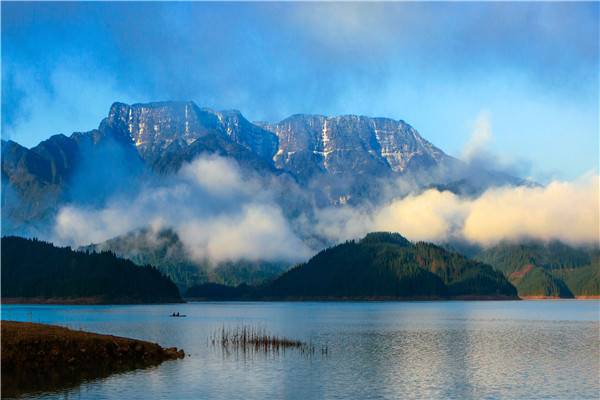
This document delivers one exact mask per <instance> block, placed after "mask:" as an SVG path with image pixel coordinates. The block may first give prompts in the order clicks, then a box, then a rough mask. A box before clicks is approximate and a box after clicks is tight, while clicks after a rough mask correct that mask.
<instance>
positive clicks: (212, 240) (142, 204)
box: [54, 156, 311, 262]
mask: <svg viewBox="0 0 600 400" xmlns="http://www.w3.org/2000/svg"><path fill="white" fill-rule="evenodd" d="M264 184H265V183H264V182H261V181H260V180H258V179H256V178H255V177H244V176H242V173H241V171H240V169H239V168H238V166H237V164H235V162H233V161H231V160H228V159H224V158H220V157H214V156H211V157H200V158H198V159H196V160H194V161H193V162H192V163H189V164H186V165H184V166H183V167H182V168H181V170H180V171H179V173H178V175H177V176H176V177H174V178H173V177H170V178H169V180H168V181H160V180H159V181H157V182H152V183H149V184H147V185H146V186H145V187H143V188H142V189H141V190H140V191H139V193H138V194H137V195H135V196H133V198H132V197H131V196H126V197H124V198H123V197H118V196H117V197H115V198H113V199H112V200H111V201H109V203H108V204H107V205H106V207H104V208H101V209H95V208H84V207H80V206H77V205H70V206H66V207H63V208H62V209H61V210H60V211H59V213H58V216H57V218H56V223H55V227H54V232H55V236H56V240H57V241H58V242H61V243H66V244H72V245H86V244H90V243H99V242H102V241H105V240H108V239H111V238H114V237H116V236H119V235H123V234H126V233H128V232H131V231H133V230H136V229H141V228H148V227H151V228H152V229H151V230H150V233H157V232H158V231H160V229H166V228H170V229H173V230H174V231H175V232H176V233H177V234H178V236H179V237H180V239H181V241H182V242H183V245H184V246H185V248H186V250H187V252H188V255H189V256H190V257H191V258H192V259H194V260H197V261H199V262H202V261H205V260H207V259H208V260H210V261H213V262H221V261H231V260H239V259H245V260H268V261H282V260H285V261H298V260H302V259H305V258H306V257H307V256H309V255H310V254H311V250H310V249H309V248H308V247H307V246H306V245H305V244H304V243H303V242H302V241H301V240H300V239H299V238H298V237H297V236H296V234H295V233H294V232H293V231H292V229H291V227H290V225H289V223H288V221H287V220H286V218H285V217H284V215H283V213H282V211H281V208H280V207H279V206H278V205H277V204H276V203H275V202H274V200H273V198H272V194H271V193H270V191H269V190H267V188H266V187H264Z"/></svg>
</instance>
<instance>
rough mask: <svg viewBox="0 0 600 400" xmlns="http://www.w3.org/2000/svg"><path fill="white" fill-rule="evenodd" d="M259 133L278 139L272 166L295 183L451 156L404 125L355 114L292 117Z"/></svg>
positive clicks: (400, 167) (379, 171)
mask: <svg viewBox="0 0 600 400" xmlns="http://www.w3.org/2000/svg"><path fill="white" fill-rule="evenodd" d="M263 126H264V127H265V129H268V130H270V131H272V132H274V133H275V134H276V135H277V137H278V138H279V148H278V150H277V153H276V154H275V157H274V161H275V165H276V166H277V167H278V168H280V169H284V170H286V171H289V172H290V173H292V174H293V175H295V176H297V177H298V178H299V179H300V180H308V179H309V178H311V177H312V176H313V175H315V174H317V173H320V172H326V173H328V174H332V175H340V174H342V175H343V174H350V173H352V174H370V175H377V176H382V174H383V175H385V174H388V173H391V172H404V171H407V170H409V169H417V168H427V167H431V166H435V165H437V164H439V163H441V162H445V161H450V160H451V158H450V157H449V156H447V155H446V154H444V152H442V151H441V150H440V149H438V148H436V147H435V146H433V145H432V144H431V143H429V142H427V141H426V140H425V139H423V138H422V137H421V136H420V135H419V133H418V132H417V131H416V130H415V129H414V128H413V127H411V126H410V125H408V124H407V123H405V122H404V121H394V120H392V119H388V118H369V117H364V116H357V115H344V116H338V117H325V116H322V115H302V114H298V115H293V116H291V117H289V118H286V119H284V120H283V121H281V122H279V123H276V124H264V125H263Z"/></svg>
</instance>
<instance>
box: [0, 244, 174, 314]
mask: <svg viewBox="0 0 600 400" xmlns="http://www.w3.org/2000/svg"><path fill="white" fill-rule="evenodd" d="M2 298H3V299H8V298H12V299H20V300H21V301H28V300H27V299H31V301H42V302H43V301H50V302H51V301H71V300H72V301H74V302H76V301H86V302H92V303H157V302H179V301H181V298H180V296H179V293H178V290H177V287H176V286H175V285H174V284H173V282H171V280H169V279H168V278H167V277H165V276H164V275H163V274H161V273H160V272H159V271H157V270H156V269H155V268H153V267H151V266H144V267H139V266H137V265H135V264H134V263H132V262H131V261H129V260H124V259H121V258H118V257H117V256H115V255H114V254H113V253H109V252H102V253H85V252H78V251H73V250H71V249H70V248H69V247H64V248H62V247H55V246H53V245H52V244H51V243H46V242H42V241H38V240H35V239H33V240H31V239H24V238H20V237H15V236H8V237H3V238H2Z"/></svg>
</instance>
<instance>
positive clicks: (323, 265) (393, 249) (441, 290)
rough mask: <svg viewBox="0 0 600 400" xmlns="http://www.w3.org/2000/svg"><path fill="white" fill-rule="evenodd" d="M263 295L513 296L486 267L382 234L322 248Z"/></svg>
mask: <svg viewBox="0 0 600 400" xmlns="http://www.w3.org/2000/svg"><path fill="white" fill-rule="evenodd" d="M263 292H264V294H265V296H270V297H301V298H303V297H324V298H329V297H331V298H353V297H356V298H363V297H364V298H368V297H396V298H419V297H422V298H426V297H433V298H445V297H470V296H473V297H516V290H515V288H514V287H513V286H512V285H511V284H510V283H508V282H507V280H506V279H505V278H504V277H503V276H502V274H501V273H499V272H497V271H494V270H493V268H491V267H490V266H488V265H485V264H482V263H479V262H476V261H471V260H469V259H467V258H465V257H463V256H461V255H459V254H457V253H450V252H447V251H445V250H444V249H442V248H440V247H437V246H434V245H431V244H427V243H418V244H416V245H413V244H412V243H410V242H409V241H408V240H406V239H405V238H403V237H402V236H400V235H399V234H396V233H383V232H377V233H371V234H368V235H367V236H366V237H365V238H364V239H362V240H360V241H358V242H355V241H349V242H346V243H343V244H340V245H337V246H335V247H332V248H329V249H326V250H324V251H322V252H320V253H318V254H317V255H316V256H314V257H313V258H312V259H310V260H309V261H308V262H307V263H305V264H301V265H298V266H297V267H295V268H293V269H292V270H290V271H288V272H286V273H284V274H282V275H281V276H280V277H279V278H277V279H276V280H275V281H273V282H272V283H271V284H270V285H268V286H267V287H266V288H265V289H264V291H263Z"/></svg>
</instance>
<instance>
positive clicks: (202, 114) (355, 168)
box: [100, 102, 450, 181]
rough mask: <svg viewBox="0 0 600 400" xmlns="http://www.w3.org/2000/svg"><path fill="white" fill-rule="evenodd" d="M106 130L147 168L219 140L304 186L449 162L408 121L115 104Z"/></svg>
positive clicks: (180, 104)
mask: <svg viewBox="0 0 600 400" xmlns="http://www.w3.org/2000/svg"><path fill="white" fill-rule="evenodd" d="M108 130H110V131H112V132H114V134H115V136H117V137H123V138H127V140H130V141H131V142H132V143H133V144H134V145H135V147H136V148H137V151H138V153H139V154H140V156H141V157H142V158H143V159H144V160H146V161H148V162H150V163H152V162H154V161H156V160H158V159H159V158H162V157H163V156H164V155H165V152H167V150H168V152H170V153H172V154H176V153H179V152H186V151H187V150H186V149H187V148H188V147H189V146H191V145H192V144H193V143H194V142H195V141H196V140H198V139H200V138H203V137H206V136H207V135H215V136H217V137H219V138H221V139H226V140H228V141H230V142H233V143H235V144H237V145H240V146H243V147H244V148H245V149H247V150H249V151H250V152H252V153H253V154H254V155H255V156H257V157H258V158H260V159H262V160H263V161H264V162H268V163H271V164H273V166H274V167H275V168H277V169H279V170H282V171H285V172H288V173H290V174H292V175H293V176H295V177H296V178H298V179H299V180H300V181H306V180H308V179H309V178H311V177H312V176H315V175H317V174H327V175H344V174H376V175H379V176H381V175H382V174H384V175H385V174H390V173H402V172H405V171H407V170H410V169H415V168H423V167H431V166H435V165H436V164H438V163H440V162H443V161H444V160H446V159H449V158H450V157H449V156H447V155H446V154H444V153H443V152H442V151H441V150H440V149H438V148H436V147H435V146H433V145H432V144H431V143H429V142H428V141H426V140H425V139H423V138H422V137H421V136H420V135H419V133H418V132H417V131H416V130H415V129H414V128H413V127H411V126H410V125H408V124H407V123H405V122H404V121H395V120H392V119H387V118H369V117H364V116H356V115H345V116H339V117H325V116H322V115H294V116H291V117H289V118H287V119H284V120H283V121H281V122H278V123H273V124H254V123H251V122H250V121H248V120H247V119H246V118H244V116H243V115H242V114H241V113H240V112H239V111H221V112H219V111H213V110H210V109H207V108H199V107H198V106H197V105H196V104H194V103H193V102H161V103H149V104H134V105H127V104H123V103H115V104H114V105H113V106H112V107H111V109H110V112H109V115H108V117H107V118H106V119H105V120H104V121H103V122H102V124H101V127H100V131H102V132H105V131H108ZM163 163H164V160H163Z"/></svg>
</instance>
